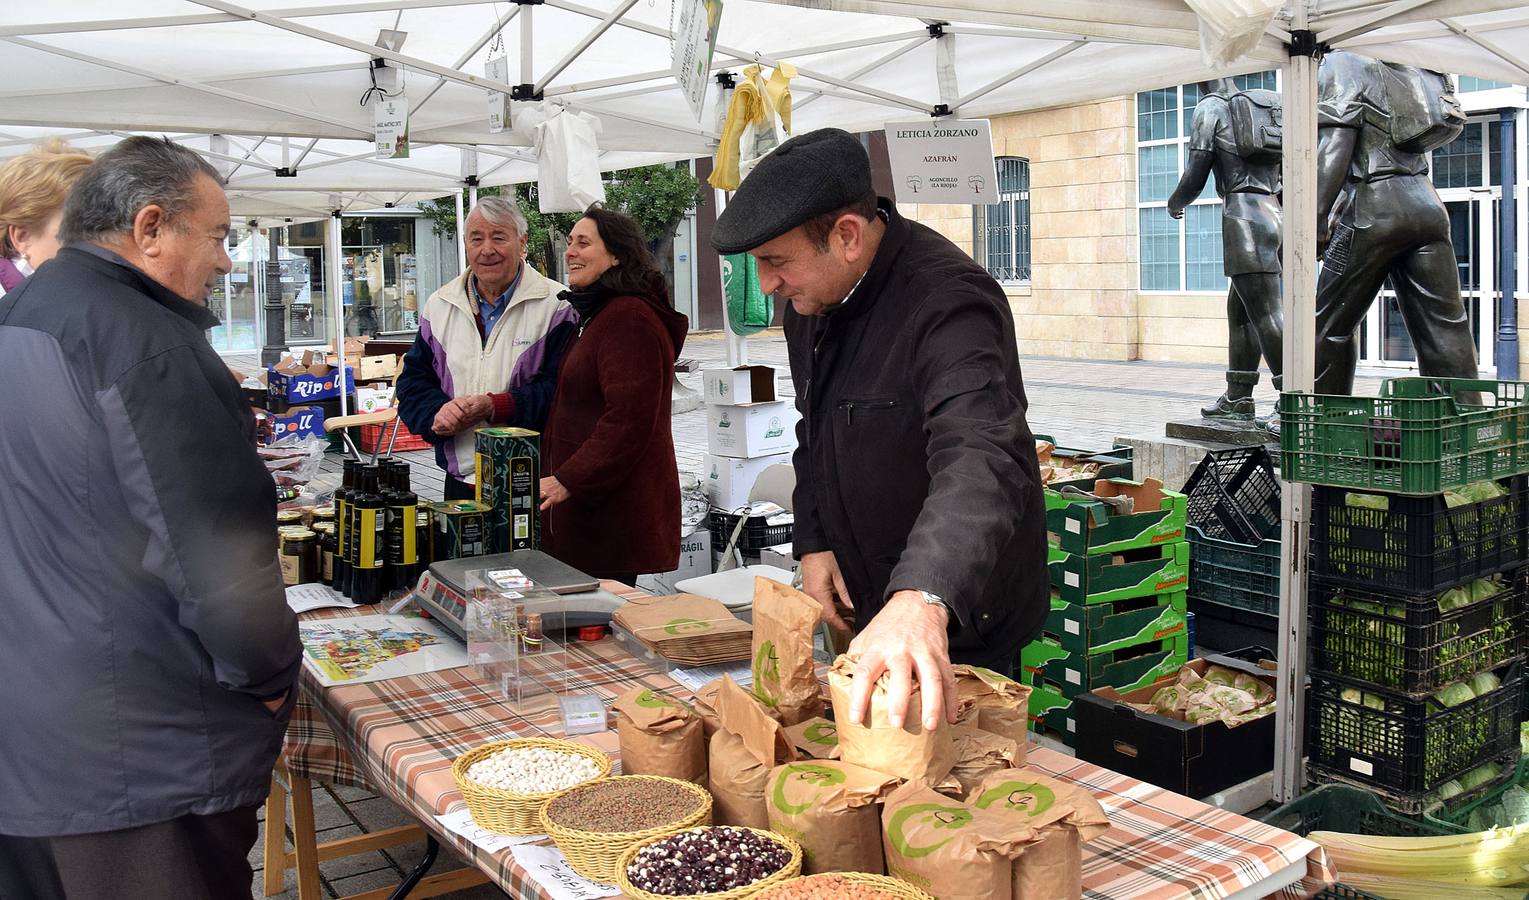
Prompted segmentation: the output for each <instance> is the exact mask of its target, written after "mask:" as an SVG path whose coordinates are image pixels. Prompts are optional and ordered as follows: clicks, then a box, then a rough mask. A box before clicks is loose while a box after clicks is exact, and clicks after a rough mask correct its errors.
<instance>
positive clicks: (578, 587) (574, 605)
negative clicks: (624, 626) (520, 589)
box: [414, 550, 626, 642]
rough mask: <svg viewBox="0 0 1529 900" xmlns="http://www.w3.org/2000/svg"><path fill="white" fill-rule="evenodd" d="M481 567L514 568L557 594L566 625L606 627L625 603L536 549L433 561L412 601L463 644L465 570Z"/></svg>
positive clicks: (570, 626)
mask: <svg viewBox="0 0 1529 900" xmlns="http://www.w3.org/2000/svg"><path fill="white" fill-rule="evenodd" d="M485 569H489V570H493V569H519V570H520V571H521V574H523V575H524V576H525V577H527V578H529V579H531V581H533V582H535V585H536V587H538V588H544V589H546V590H550V591H552V592H553V593H555V594H558V595H559V596H560V597H561V598H562V599H563V601H564V602H566V603H567V608H566V609H565V615H566V624H565V627H566V628H569V629H573V628H580V627H582V626H585V625H609V624H610V621H611V614H612V613H614V612H615V611H616V609H617V607H619V606H621V605H622V604H623V603H625V602H626V601H625V600H623V599H621V598H620V597H618V596H616V595H615V594H612V593H611V592H610V591H607V590H605V589H604V588H602V587H600V580H599V579H598V578H592V577H590V576H588V575H585V574H584V573H583V572H580V571H579V570H578V569H575V568H574V567H572V566H570V565H568V564H567V563H564V562H561V561H559V560H556V559H553V558H552V557H550V556H548V555H547V554H545V553H543V552H541V551H540V550H514V551H511V552H509V553H495V554H493V555H490V556H468V557H464V558H462V559H448V560H443V561H441V562H438V563H432V564H431V566H430V568H429V569H427V570H426V571H425V574H423V575H421V576H419V583H418V584H417V585H415V587H414V601H415V602H416V603H417V604H419V608H420V609H421V610H423V611H424V612H426V613H428V614H429V616H430V618H432V619H435V620H436V621H437V622H440V623H441V624H442V625H443V626H445V628H446V630H447V631H450V632H451V633H452V634H454V635H456V637H457V639H458V640H460V641H463V642H466V640H467V626H466V624H465V623H466V619H467V573H469V572H479V571H483V570H485Z"/></svg>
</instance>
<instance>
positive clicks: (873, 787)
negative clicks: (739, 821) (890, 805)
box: [769, 760, 900, 875]
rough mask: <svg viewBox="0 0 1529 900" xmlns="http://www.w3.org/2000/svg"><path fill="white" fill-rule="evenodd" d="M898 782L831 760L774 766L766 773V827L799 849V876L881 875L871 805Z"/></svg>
mask: <svg viewBox="0 0 1529 900" xmlns="http://www.w3.org/2000/svg"><path fill="white" fill-rule="evenodd" d="M899 783H900V782H899V780H898V779H897V778H895V777H893V776H891V775H884V774H882V773H881V772H875V771H872V770H871V769H862V768H861V767H859V766H852V765H849V764H848V763H842V762H833V761H832V760H820V761H816V762H793V763H786V764H785V765H783V766H777V767H776V768H775V770H774V771H772V772H771V773H770V800H769V814H770V829H771V830H772V831H778V832H780V833H781V834H784V835H787V836H789V837H793V838H795V839H796V841H797V843H799V844H801V845H802V874H804V875H816V874H817V873H819V872H870V873H872V874H876V875H883V874H885V873H886V871H887V868H886V860H885V858H884V857H883V856H882V849H881V807H880V806H878V805H877V801H879V800H880V799H881V798H882V797H884V796H886V795H887V794H888V793H890V792H891V791H892V789H893V788H895V787H897V786H898V784H899Z"/></svg>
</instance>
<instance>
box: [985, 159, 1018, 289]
mask: <svg viewBox="0 0 1529 900" xmlns="http://www.w3.org/2000/svg"><path fill="white" fill-rule="evenodd" d="M995 162H996V163H997V165H998V202H997V203H994V204H992V205H990V206H976V207H973V208H972V236H973V240H972V247H973V249H974V250H975V255H976V257H977V262H979V263H981V264H982V266H983V267H984V268H986V269H987V270H988V273H989V274H991V275H992V276H993V277H994V278H996V279H997V280H999V281H1001V282H1008V283H1011V284H1016V283H1024V282H1028V281H1029V280H1030V161H1029V160H1027V159H1021V158H1019V157H1017V156H1000V157H998V159H997V160H995Z"/></svg>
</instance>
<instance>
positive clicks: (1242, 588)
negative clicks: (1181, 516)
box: [1187, 524, 1280, 616]
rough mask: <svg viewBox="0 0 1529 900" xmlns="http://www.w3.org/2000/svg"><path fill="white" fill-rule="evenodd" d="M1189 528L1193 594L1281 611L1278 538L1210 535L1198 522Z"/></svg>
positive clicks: (1253, 609) (1266, 611)
mask: <svg viewBox="0 0 1529 900" xmlns="http://www.w3.org/2000/svg"><path fill="white" fill-rule="evenodd" d="M1187 531H1188V532H1189V547H1190V551H1189V553H1190V556H1189V594H1190V596H1191V597H1194V598H1195V599H1196V600H1206V601H1209V602H1211V603H1219V604H1220V605H1222V606H1230V607H1233V608H1235V609H1246V610H1249V611H1251V612H1256V613H1262V614H1264V615H1266V616H1277V615H1279V583H1280V568H1279V549H1280V542H1279V539H1278V538H1270V539H1268V540H1265V541H1261V542H1259V543H1257V544H1239V543H1236V542H1234V541H1227V540H1222V539H1221V538H1213V537H1207V536H1206V535H1205V533H1204V532H1202V531H1201V530H1200V529H1199V527H1198V526H1196V525H1193V524H1191V525H1189V526H1187Z"/></svg>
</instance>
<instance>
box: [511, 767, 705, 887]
mask: <svg viewBox="0 0 1529 900" xmlns="http://www.w3.org/2000/svg"><path fill="white" fill-rule="evenodd" d="M636 779H641V780H644V781H659V782H663V783H665V784H672V785H677V786H679V787H681V788H683V789H685V790H686V791H687V792H689V793H691V794H694V795H695V797H696V799H697V800H699V801H700V804H699V805H698V806H697V807H696V809H695V811H694V812H692V813H690V814H689V815H687V816H684V817H683V818H680V819H676V820H674V821H673V822H668V823H665V824H663V825H655V826H653V827H652V828H645V829H643V830H642V831H614V832H613V831H579V830H577V829H573V828H568V827H565V826H563V825H559V824H558V823H556V822H554V821H553V820H552V818H551V817H550V816H548V815H547V810H548V808H550V807H551V806H552V801H553V800H556V799H557V798H559V797H561V796H563V795H564V794H571V793H573V792H574V791H578V790H583V789H585V788H588V787H590V786H591V785H594V784H601V783H604V782H607V781H630V780H636ZM539 815H540V817H541V819H540V820H541V826H542V830H543V831H545V832H546V833H547V835H548V836H549V837H551V838H552V842H553V843H554V844H557V848H558V849H559V850H561V851H563V855H564V856H566V857H567V858H568V865H569V866H571V867H572V868H573V870H574V871H575V872H577V873H579V874H580V875H582V876H584V877H585V878H588V879H589V880H590V881H598V882H601V883H603V884H615V883H616V861H617V860H618V859H620V858H621V854H622V853H624V852H626V850H627V848H629V847H631V846H633V845H634V844H642V843H646V842H647V841H648V840H649V839H651V838H660V837H663V836H664V835H666V834H670V833H672V832H675V831H682V830H684V829H686V828H691V827H694V826H696V825H705V824H707V823H709V822H710V821H711V794H709V793H707V792H706V789H705V788H702V787H699V786H697V785H694V784H691V783H690V782H688V781H680V780H678V779H675V778H665V777H664V776H662V775H617V776H616V777H614V778H602V779H599V780H598V781H586V782H584V783H583V784H576V785H574V786H573V787H571V788H569V789H567V790H566V791H559V792H557V793H556V794H553V795H552V797H551V799H549V800H548V801H547V802H546V803H543V804H542V806H541V810H540V813H539Z"/></svg>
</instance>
